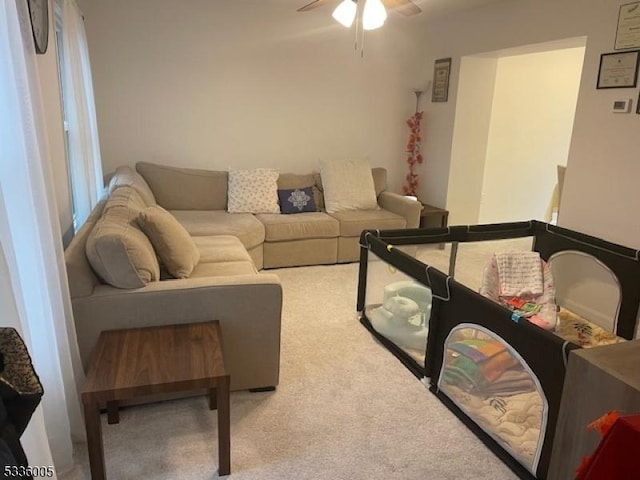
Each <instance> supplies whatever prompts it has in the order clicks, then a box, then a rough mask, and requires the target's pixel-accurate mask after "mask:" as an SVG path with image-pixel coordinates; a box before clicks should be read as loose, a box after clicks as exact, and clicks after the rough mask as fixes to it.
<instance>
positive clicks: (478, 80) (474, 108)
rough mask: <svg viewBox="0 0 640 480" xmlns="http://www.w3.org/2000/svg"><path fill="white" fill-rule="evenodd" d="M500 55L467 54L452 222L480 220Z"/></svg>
mask: <svg viewBox="0 0 640 480" xmlns="http://www.w3.org/2000/svg"><path fill="white" fill-rule="evenodd" d="M497 66H498V60H497V59H496V58H479V57H464V58H463V59H462V61H461V64H460V82H459V84H458V98H459V99H460V101H459V102H457V103H456V115H455V123H454V133H453V145H452V147H451V169H450V172H449V188H448V190H447V203H446V205H447V208H448V209H449V210H450V215H449V223H451V224H454V225H472V224H475V223H478V218H479V216H480V200H481V195H482V185H483V181H482V179H483V177H484V168H485V161H486V157H487V144H488V140H489V130H490V126H491V112H492V109H493V98H494V91H495V86H496V72H497Z"/></svg>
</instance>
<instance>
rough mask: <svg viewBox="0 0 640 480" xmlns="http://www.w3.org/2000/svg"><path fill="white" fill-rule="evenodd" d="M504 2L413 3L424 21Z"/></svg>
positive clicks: (300, 0)
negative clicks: (419, 10)
mask: <svg viewBox="0 0 640 480" xmlns="http://www.w3.org/2000/svg"><path fill="white" fill-rule="evenodd" d="M503 1H507V0H413V3H415V4H416V5H418V6H419V7H420V8H421V9H422V13H421V14H420V15H419V16H418V18H420V20H421V21H423V20H428V19H433V18H434V17H440V16H443V15H448V14H451V13H455V12H460V11H462V10H469V9H471V8H476V7H480V6H483V5H488V4H490V3H497V2H503ZM511 1H513V0H511ZM309 2H311V0H292V2H291V3H293V4H294V8H300V7H302V6H303V5H306V4H307V3H309ZM339 3H340V0H331V2H329V3H328V4H327V5H324V6H322V7H319V8H317V9H316V10H312V11H318V12H320V11H323V10H325V9H332V8H334V7H335V6H337V5H338V4H339ZM310 12H311V11H310ZM310 12H307V13H310Z"/></svg>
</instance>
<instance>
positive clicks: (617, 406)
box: [547, 340, 640, 480]
mask: <svg viewBox="0 0 640 480" xmlns="http://www.w3.org/2000/svg"><path fill="white" fill-rule="evenodd" d="M639 356H640V340H634V341H629V342H623V343H617V344H614V345H606V346H602V347H593V348H584V349H578V350H572V351H571V353H570V354H569V364H568V366H567V374H566V376H565V380H564V388H563V390H562V402H561V403H560V412H559V415H558V423H557V424H556V432H555V438H554V441H553V451H552V453H551V463H550V465H549V473H548V475H547V478H548V479H549V480H566V479H567V478H574V477H575V470H576V468H578V466H579V465H580V462H581V460H582V457H584V456H587V455H591V454H592V453H593V452H594V450H595V449H596V447H597V446H598V443H600V435H598V434H597V433H596V432H588V431H587V425H588V424H589V423H591V422H592V421H594V420H596V419H597V418H599V417H600V416H602V415H604V414H605V413H607V412H608V411H611V410H617V411H618V412H619V413H620V414H621V415H628V414H632V413H637V412H640V370H638V367H637V363H638V361H637V359H638V358H639ZM612 478H613V477H612Z"/></svg>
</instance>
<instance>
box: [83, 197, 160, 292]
mask: <svg viewBox="0 0 640 480" xmlns="http://www.w3.org/2000/svg"><path fill="white" fill-rule="evenodd" d="M138 215H139V211H138V210H136V209H134V208H128V207H126V206H120V205H118V206H111V207H110V208H109V209H106V207H105V211H104V213H103V215H102V218H100V220H98V222H97V223H96V224H95V226H94V227H93V229H92V230H91V233H90V234H89V236H88V238H87V243H86V247H85V248H86V254H87V258H88V260H89V263H90V264H91V266H92V267H93V270H94V271H95V272H96V273H97V274H98V276H99V277H100V278H102V280H103V281H104V282H106V283H108V284H110V285H112V286H114V287H118V288H140V287H144V286H145V285H146V284H147V283H149V282H153V281H156V280H159V279H160V265H159V264H158V259H157V258H156V254H155V252H154V250H153V247H152V246H151V242H150V241H149V239H148V238H147V236H146V235H145V234H144V233H143V232H142V231H141V230H140V229H139V228H138V226H137V223H136V220H137V217H138Z"/></svg>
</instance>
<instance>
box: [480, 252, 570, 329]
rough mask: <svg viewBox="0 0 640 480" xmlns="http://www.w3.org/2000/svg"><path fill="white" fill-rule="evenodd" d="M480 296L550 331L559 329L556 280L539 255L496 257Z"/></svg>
mask: <svg viewBox="0 0 640 480" xmlns="http://www.w3.org/2000/svg"><path fill="white" fill-rule="evenodd" d="M480 294H481V295H483V296H485V297H487V298H490V299H491V300H493V301H494V302H497V303H501V304H503V305H505V306H506V307H508V308H509V309H511V310H512V311H513V312H514V314H515V315H517V317H524V318H526V319H527V320H528V321H529V322H531V323H535V324H536V325H538V326H540V327H542V328H544V329H546V330H555V328H556V323H557V311H558V307H557V305H556V303H555V287H554V284H553V277H552V275H551V269H550V268H549V266H548V265H547V263H546V262H545V261H544V260H542V259H541V258H540V254H539V253H538V252H504V253H496V254H494V255H493V256H492V257H491V260H490V261H489V263H488V264H487V266H486V267H485V269H484V272H483V279H482V286H481V287H480Z"/></svg>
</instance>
